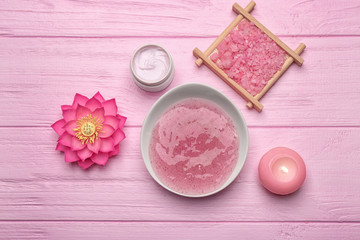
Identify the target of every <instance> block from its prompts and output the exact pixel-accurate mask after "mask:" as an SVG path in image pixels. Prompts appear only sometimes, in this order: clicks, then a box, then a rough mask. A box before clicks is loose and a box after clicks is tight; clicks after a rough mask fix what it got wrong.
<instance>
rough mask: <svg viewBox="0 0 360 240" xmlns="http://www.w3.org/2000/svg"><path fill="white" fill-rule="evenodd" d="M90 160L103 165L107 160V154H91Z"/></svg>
mask: <svg viewBox="0 0 360 240" xmlns="http://www.w3.org/2000/svg"><path fill="white" fill-rule="evenodd" d="M90 158H91V160H92V161H93V162H94V163H96V164H99V165H105V163H106V162H107V160H108V159H109V154H108V153H103V152H99V153H98V154H93V155H92V156H91V157H90Z"/></svg>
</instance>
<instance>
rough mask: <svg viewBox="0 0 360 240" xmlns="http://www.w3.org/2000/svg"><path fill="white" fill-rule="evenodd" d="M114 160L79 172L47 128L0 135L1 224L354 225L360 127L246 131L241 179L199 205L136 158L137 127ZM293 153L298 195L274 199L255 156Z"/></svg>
mask: <svg viewBox="0 0 360 240" xmlns="http://www.w3.org/2000/svg"><path fill="white" fill-rule="evenodd" d="M125 133H126V135H127V138H126V140H124V141H123V142H122V143H121V148H120V149H121V150H120V155H118V156H117V157H114V158H112V159H110V160H109V163H108V165H107V166H106V167H93V168H91V169H89V171H83V170H81V169H80V168H79V167H78V166H72V165H71V164H66V163H64V158H63V155H62V154H61V153H58V152H55V151H54V147H55V144H56V139H57V138H56V134H55V133H54V132H53V131H52V130H51V129H50V128H41V127H36V128H0V152H1V153H2V157H1V159H0V212H1V214H0V220H84V219H87V220H96V221H102V220H131V221H141V220H144V221H145V220H146V221H360V202H359V201H358V200H359V197H360V195H359V191H358V190H359V188H360V181H359V178H358V173H359V171H360V161H358V159H359V153H360V146H359V142H358V136H359V135H360V128H358V127H357V128H339V129H337V128H332V127H329V128H327V127H320V128H316V127H310V128H306V127H305V128H292V127H291V128H250V129H249V135H250V149H249V154H248V158H247V161H246V163H245V166H244V169H243V171H242V172H241V173H240V176H239V177H238V178H237V179H236V180H235V182H234V183H233V184H231V185H230V186H229V187H228V188H227V189H226V190H224V191H222V192H221V193H219V194H217V195H214V196H211V197H208V198H204V199H189V198H184V197H180V196H177V195H174V194H172V193H170V192H168V191H166V190H164V189H163V188H162V187H161V186H159V185H158V184H157V183H156V182H155V181H153V180H152V178H151V176H150V175H149V174H148V173H147V171H146V168H145V166H144V163H143V161H142V159H141V154H140V147H139V136H140V128H134V127H132V128H125ZM276 146H287V147H290V148H292V149H295V150H296V151H297V152H298V153H299V154H300V155H301V156H302V157H303V159H304V161H305V162H306V165H307V179H306V180H305V183H304V185H303V186H302V188H301V189H300V191H299V192H296V193H295V194H293V195H289V196H285V197H281V196H276V195H273V194H271V193H269V192H268V191H267V190H265V189H264V188H263V187H262V186H261V185H260V183H259V180H258V176H257V165H258V162H259V160H260V158H261V156H262V155H263V154H264V153H265V152H266V151H268V150H269V149H271V148H273V147H276Z"/></svg>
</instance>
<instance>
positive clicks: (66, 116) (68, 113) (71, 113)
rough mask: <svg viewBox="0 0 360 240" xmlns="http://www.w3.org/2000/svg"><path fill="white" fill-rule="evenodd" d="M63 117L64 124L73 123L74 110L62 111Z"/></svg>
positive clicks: (74, 117)
mask: <svg viewBox="0 0 360 240" xmlns="http://www.w3.org/2000/svg"><path fill="white" fill-rule="evenodd" d="M63 117H64V120H65V122H69V121H73V120H75V119H76V111H75V110H74V109H67V110H63Z"/></svg>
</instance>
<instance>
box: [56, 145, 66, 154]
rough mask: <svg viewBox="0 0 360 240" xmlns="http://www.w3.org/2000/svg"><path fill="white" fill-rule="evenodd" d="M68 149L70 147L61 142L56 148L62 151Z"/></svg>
mask: <svg viewBox="0 0 360 240" xmlns="http://www.w3.org/2000/svg"><path fill="white" fill-rule="evenodd" d="M66 149H68V147H65V146H64V145H62V144H61V143H58V144H57V145H56V148H55V150H56V151H60V152H65V150H66Z"/></svg>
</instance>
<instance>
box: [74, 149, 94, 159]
mask: <svg viewBox="0 0 360 240" xmlns="http://www.w3.org/2000/svg"><path fill="white" fill-rule="evenodd" d="M92 154H93V152H92V151H90V150H89V149H88V148H87V147H86V148H84V149H82V150H80V151H77V155H78V156H79V158H80V159H81V161H85V160H86V159H87V158H89V157H91V155H92Z"/></svg>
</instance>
